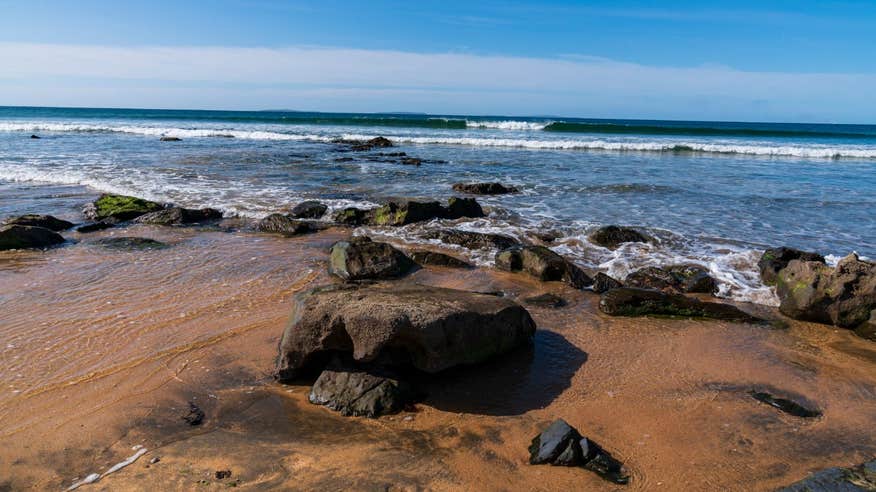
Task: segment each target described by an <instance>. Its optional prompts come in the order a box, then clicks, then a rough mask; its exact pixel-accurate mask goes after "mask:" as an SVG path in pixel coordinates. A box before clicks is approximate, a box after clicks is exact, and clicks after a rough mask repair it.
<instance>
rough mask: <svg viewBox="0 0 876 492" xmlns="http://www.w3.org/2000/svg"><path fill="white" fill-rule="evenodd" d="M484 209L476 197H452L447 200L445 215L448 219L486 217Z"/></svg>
mask: <svg viewBox="0 0 876 492" xmlns="http://www.w3.org/2000/svg"><path fill="white" fill-rule="evenodd" d="M484 216H485V214H484V209H483V208H481V204H480V203H478V202H477V200H475V199H474V198H459V197H455V196H454V197H451V198H450V200H448V201H447V210H446V212H445V217H447V218H448V219H460V218H462V217H471V218H477V217H484Z"/></svg>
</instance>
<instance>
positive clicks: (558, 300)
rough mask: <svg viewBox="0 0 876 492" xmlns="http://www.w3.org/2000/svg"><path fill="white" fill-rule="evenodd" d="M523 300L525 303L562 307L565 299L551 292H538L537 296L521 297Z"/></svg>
mask: <svg viewBox="0 0 876 492" xmlns="http://www.w3.org/2000/svg"><path fill="white" fill-rule="evenodd" d="M523 302H525V303H526V304H531V305H533V306H539V307H549V308H558V307H563V306H565V305H566V300H565V299H563V298H562V297H560V296H558V295H556V294H551V293H545V294H539V295H537V296H532V297H527V298H525V299H523Z"/></svg>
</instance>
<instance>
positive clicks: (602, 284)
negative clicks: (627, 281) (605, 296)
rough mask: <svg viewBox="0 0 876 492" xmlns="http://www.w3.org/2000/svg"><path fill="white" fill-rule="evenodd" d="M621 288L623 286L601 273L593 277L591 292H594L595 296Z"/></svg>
mask: <svg viewBox="0 0 876 492" xmlns="http://www.w3.org/2000/svg"><path fill="white" fill-rule="evenodd" d="M623 286H624V284H622V283H621V282H619V281H617V280H615V279H614V278H612V277H610V276H608V275H606V274H604V273H602V272H599V273H597V274H596V276H594V277H593V292H596V293H597V294H602V293H603V292H608V291H610V290H611V289H619V288H621V287H623Z"/></svg>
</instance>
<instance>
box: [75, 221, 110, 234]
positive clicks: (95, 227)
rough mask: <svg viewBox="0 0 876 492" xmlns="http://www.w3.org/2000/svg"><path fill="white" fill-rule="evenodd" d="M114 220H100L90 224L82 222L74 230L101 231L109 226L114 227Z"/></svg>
mask: <svg viewBox="0 0 876 492" xmlns="http://www.w3.org/2000/svg"><path fill="white" fill-rule="evenodd" d="M114 222H115V221H107V220H102V221H100V222H92V223H90V224H82V225H81V226H79V227H77V228H76V232H81V233H82V234H86V233H89V232H96V231H102V230H104V229H109V228H111V227H115V226H116V224H115V223H114Z"/></svg>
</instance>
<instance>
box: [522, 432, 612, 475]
mask: <svg viewBox="0 0 876 492" xmlns="http://www.w3.org/2000/svg"><path fill="white" fill-rule="evenodd" d="M529 463H530V464H532V465H541V464H550V465H555V466H580V467H583V468H586V469H588V470H591V471H593V472H595V473H596V474H598V475H599V476H600V477H602V478H604V479H606V480H609V481H611V482H614V483H618V484H626V483H628V482H629V477H628V476H627V475H626V473H624V471H623V463H621V462H620V461H618V460H617V459H615V458H614V457H613V456H612V455H611V454H610V453H609V452H608V451H606V450H604V449H602V447H601V446H599V445H598V444H596V443H595V442H593V441H592V440H590V439H588V438H586V437H583V436H581V434H580V433H579V432H578V430H576V429H575V428H574V427H572V426H571V425H569V424H568V423H567V422H566V421H565V420H563V419H557V420H556V421H554V422H553V423H552V424H551V425H550V426H549V427H548V428H547V429H545V430H544V431H543V432H542V433H541V434H539V435H537V436H535V438H533V439H532V444H530V445H529Z"/></svg>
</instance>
